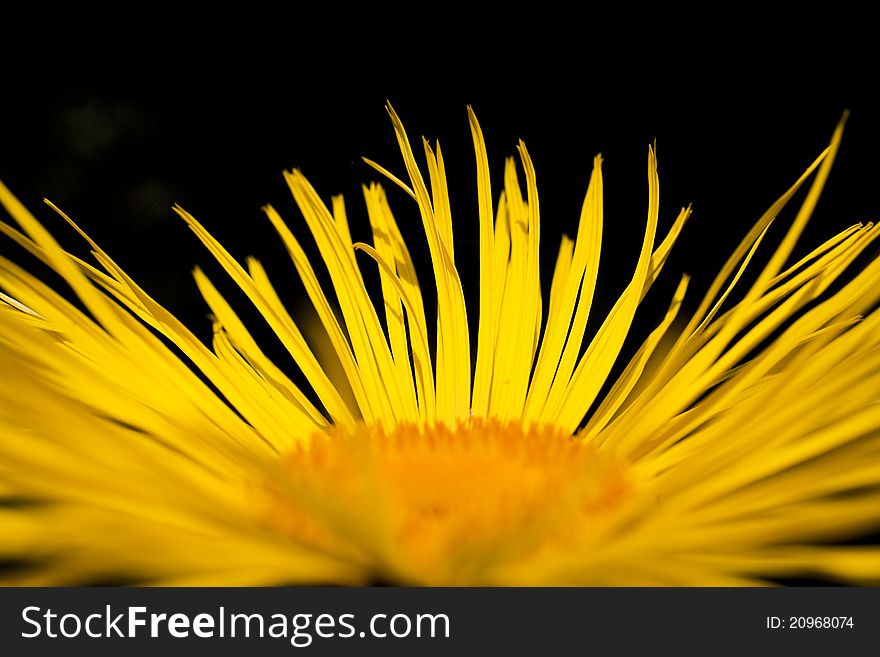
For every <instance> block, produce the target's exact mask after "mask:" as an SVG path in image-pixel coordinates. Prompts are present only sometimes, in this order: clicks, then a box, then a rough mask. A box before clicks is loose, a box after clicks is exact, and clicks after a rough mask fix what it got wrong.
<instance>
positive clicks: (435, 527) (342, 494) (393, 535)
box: [268, 420, 630, 584]
mask: <svg viewBox="0 0 880 657" xmlns="http://www.w3.org/2000/svg"><path fill="white" fill-rule="evenodd" d="M281 465H282V468H283V480H284V481H283V485H282V486H281V487H280V488H279V489H277V490H275V489H274V488H273V490H274V491H275V492H274V494H273V495H272V499H273V503H272V505H271V509H270V511H269V514H268V515H269V516H270V519H269V521H270V523H271V524H272V526H273V528H274V529H276V530H279V531H282V532H284V533H285V534H287V535H289V536H291V537H292V538H294V539H296V540H298V541H300V542H303V543H307V544H309V545H310V546H311V547H316V548H319V549H322V550H326V551H331V552H334V553H337V554H339V555H341V556H343V557H344V558H347V559H353V560H357V561H361V562H363V564H364V566H365V569H366V570H368V571H369V572H370V574H369V577H372V578H380V579H383V580H387V579H391V580H393V581H403V582H407V583H426V584H463V583H477V582H483V583H491V581H492V580H493V579H494V575H498V576H500V574H501V572H502V571H503V570H504V569H509V568H515V567H516V565H517V564H518V563H522V562H523V561H525V560H529V559H534V558H535V557H536V555H544V554H546V553H553V552H558V551H564V550H567V549H577V548H583V547H584V544H585V542H590V541H589V539H590V537H591V536H594V535H595V534H596V533H597V532H598V531H600V530H601V527H602V526H603V524H607V523H605V519H607V518H608V517H609V516H611V515H612V512H613V511H614V510H615V509H617V508H618V507H619V506H620V505H621V503H622V502H623V501H625V500H626V499H627V498H628V497H629V496H628V493H629V490H630V482H629V481H628V479H627V468H626V467H625V466H624V465H623V464H622V463H621V462H620V461H619V460H616V459H612V458H609V457H607V456H604V455H602V454H601V453H599V452H597V450H596V449H595V448H593V447H592V446H591V445H589V444H586V443H584V442H583V441H581V440H577V439H573V438H571V437H570V436H566V435H563V434H561V433H560V432H558V431H556V430H554V429H552V427H542V428H537V427H536V428H531V429H524V428H523V427H522V426H521V425H519V424H506V425H502V424H499V423H495V422H483V421H479V420H473V421H471V422H469V423H468V424H466V425H460V426H458V427H456V428H449V427H445V426H440V427H436V428H433V429H425V428H421V429H420V428H418V427H415V426H400V427H397V428H395V429H394V430H392V431H390V432H385V431H382V430H380V429H378V428H373V427H368V426H366V425H359V426H358V428H357V430H356V431H355V433H354V435H347V434H344V433H343V432H342V431H335V432H334V433H333V434H331V435H329V436H325V435H318V436H315V437H314V438H313V440H312V442H311V445H310V446H309V447H307V448H302V449H297V450H294V451H292V452H289V453H287V454H285V455H284V456H283V457H282V458H281ZM594 537H595V536H594Z"/></svg>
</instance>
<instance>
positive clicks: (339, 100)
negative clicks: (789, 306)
mask: <svg viewBox="0 0 880 657" xmlns="http://www.w3.org/2000/svg"><path fill="white" fill-rule="evenodd" d="M611 54H612V55H613V56H619V55H620V53H617V54H616V55H615V53H613V51H612V53H611ZM602 61H609V62H613V64H611V65H608V66H604V65H602V66H597V65H596V61H594V60H592V59H589V58H588V56H587V54H583V55H582V56H581V59H579V58H578V56H577V55H573V56H571V57H569V58H567V59H566V63H565V65H564V67H561V66H560V65H559V64H558V63H555V62H549V61H548V62H541V63H532V64H528V63H523V66H522V67H521V68H519V69H517V71H516V73H505V72H504V71H505V68H504V66H503V65H500V64H501V62H500V60H498V61H497V62H496V60H487V64H486V65H485V66H484V65H482V63H481V65H480V66H472V67H470V68H468V69H467V72H461V71H462V70H464V69H458V68H456V67H455V66H454V65H452V64H451V63H450V64H449V65H447V66H444V65H442V64H441V65H436V64H433V65H430V66H427V67H426V68H425V69H412V70H405V71H403V70H401V71H396V70H393V69H394V67H393V66H389V64H388V63H387V62H381V63H380V62H377V61H373V60H371V56H370V53H369V52H363V53H361V55H360V56H358V57H355V58H353V59H351V60H349V61H348V63H347V64H346V66H344V67H340V68H334V69H333V70H315V69H314V68H310V67H308V66H306V67H302V66H296V67H295V66H290V67H288V66H286V65H285V62H284V61H281V62H278V61H276V62H275V65H273V66H269V67H267V66H262V65H261V66H257V65H248V64H244V63H241V62H235V61H228V62H222V63H221V64H220V65H217V64H216V63H213V64H211V63H208V62H207V61H206V60H205V61H202V60H199V59H198V58H194V59H191V60H186V61H181V62H180V63H179V64H172V65H165V66H163V67H161V69H159V68H153V67H152V66H151V65H150V64H145V65H142V66H140V67H137V68H136V69H126V70H125V72H124V74H122V73H119V74H115V73H114V74H109V73H107V72H106V71H104V72H102V73H101V74H98V73H95V71H93V70H90V69H89V68H88V67H79V66H77V67H67V68H65V67H63V66H51V67H47V68H46V69H44V70H41V71H38V72H32V73H29V74H27V75H25V76H24V77H25V81H24V82H22V83H20V84H19V82H17V81H16V82H13V83H11V85H10V84H8V85H7V87H11V93H8V94H7V96H6V99H5V101H4V102H3V103H2V104H0V179H2V180H3V181H4V182H5V183H6V184H7V185H8V186H10V187H11V188H12V189H13V191H14V192H15V193H17V194H18V195H19V196H20V198H21V199H22V200H23V201H24V202H25V203H26V204H27V205H28V206H29V207H30V208H31V209H32V210H34V211H35V212H36V214H37V216H38V217H40V218H41V219H43V220H44V221H45V222H46V223H47V224H48V225H50V226H51V227H53V229H54V230H55V231H56V233H57V234H59V235H61V236H62V242H63V243H64V244H65V245H67V246H70V247H71V248H73V249H76V250H78V251H79V252H81V253H87V251H86V249H85V248H84V245H83V244H81V243H80V242H78V241H77V240H76V239H75V238H74V237H73V236H72V235H71V231H69V230H68V229H66V227H65V226H64V225H63V223H62V222H61V221H60V220H59V219H58V218H57V217H55V216H54V214H53V213H52V212H51V211H50V210H48V209H47V208H45V207H44V206H42V203H41V200H42V198H43V197H44V196H45V197H47V198H49V199H51V200H52V201H53V202H55V203H56V204H57V205H59V206H60V207H61V208H62V209H64V210H65V211H66V212H68V213H69V214H70V215H71V216H72V217H73V218H74V219H75V220H76V221H78V222H79V223H80V225H82V226H83V227H84V228H86V230H87V231H88V232H89V233H90V234H91V235H92V236H93V237H94V238H95V239H96V240H97V241H98V242H99V243H101V244H102V245H103V246H104V247H105V248H106V250H107V251H109V253H110V254H111V256H113V257H114V258H115V259H116V260H117V262H119V263H120V264H121V265H123V266H124V267H125V268H126V269H127V270H128V271H129V273H131V274H132V275H133V276H134V277H135V279H136V280H137V281H139V282H140V283H141V284H142V285H143V287H145V288H146V289H147V290H148V291H150V292H151V293H152V294H153V295H154V296H155V297H156V298H157V299H158V300H159V301H161V302H162V303H164V304H165V305H166V306H168V307H169V308H170V309H171V310H173V311H174V312H175V313H177V314H178V315H179V316H181V318H182V319H184V320H185V321H186V322H187V324H189V325H190V326H191V327H193V329H194V330H195V331H196V332H197V333H198V334H199V335H201V336H203V337H206V338H207V337H208V336H209V335H210V325H209V322H208V321H207V319H206V313H207V310H206V306H205V305H204V304H203V303H202V302H201V301H200V300H199V297H198V294H197V291H196V288H195V284H194V283H193V282H192V279H191V277H190V274H189V272H190V269H191V268H192V266H193V265H194V264H200V265H202V266H205V267H206V268H207V270H208V271H209V273H210V274H211V275H212V277H213V278H214V279H215V280H217V281H218V282H222V280H223V279H224V276H223V275H222V273H221V272H220V271H219V268H218V267H217V266H216V265H214V264H213V262H212V260H211V257H210V256H209V255H208V254H207V252H206V251H205V250H204V249H203V248H202V247H201V246H200V245H199V244H198V243H197V240H196V239H195V237H194V236H193V235H192V234H191V233H190V231H189V230H188V229H187V228H186V227H185V225H184V224H183V222H182V221H181V220H179V219H178V218H177V217H176V215H174V214H173V212H172V211H171V206H172V204H174V203H180V204H181V205H182V206H183V207H185V208H186V209H187V210H189V211H190V212H192V213H193V214H194V215H195V216H196V217H197V218H198V219H199V220H200V221H201V222H202V223H203V224H204V225H206V226H207V227H208V228H209V230H211V231H212V232H213V233H214V234H215V235H216V236H217V237H218V238H219V239H220V240H221V241H222V242H223V243H224V244H225V245H226V246H227V247H228V248H229V250H230V251H231V252H232V253H233V255H235V256H236V257H238V258H241V259H243V258H244V257H245V256H247V255H251V254H252V255H256V256H257V257H259V258H260V259H261V260H262V261H263V262H264V264H265V265H266V266H267V268H268V270H269V272H270V274H271V275H272V276H273V278H274V281H275V283H276V285H277V286H278V288H279V290H280V291H281V293H282V296H283V297H284V298H285V300H287V301H288V302H289V303H290V304H291V305H292V306H294V307H297V306H298V303H299V302H298V301H297V299H299V297H300V294H301V290H300V288H299V286H298V282H297V281H296V274H295V271H294V270H293V268H292V266H291V265H290V263H289V260H288V259H287V256H286V254H285V252H284V250H283V248H282V247H281V246H280V244H279V243H278V241H277V239H276V237H275V235H274V233H273V231H272V230H271V227H270V226H269V224H268V221H267V220H266V219H265V218H264V216H263V214H262V213H261V211H260V207H261V205H263V204H264V203H267V202H271V203H273V204H274V205H275V206H276V207H277V208H278V209H279V211H280V212H281V213H282V216H284V217H285V218H286V219H287V220H288V222H289V224H291V225H292V226H293V228H294V230H295V232H297V234H298V235H300V236H304V235H305V231H304V228H305V226H304V222H303V221H302V219H301V217H300V216H299V214H298V211H297V210H296V209H295V207H294V204H293V202H292V200H291V198H290V196H289V194H288V193H287V191H286V187H285V184H284V181H283V179H282V177H281V171H282V170H283V169H285V168H291V167H294V166H296V167H300V168H302V169H303V171H304V172H305V173H306V175H307V176H308V177H309V178H310V180H311V181H312V183H313V184H314V185H315V187H316V188H317V190H318V191H319V193H320V194H322V195H323V196H324V198H325V199H328V200H329V196H330V195H331V194H337V193H344V194H345V195H346V198H347V202H348V210H349V217H350V221H351V223H352V224H353V230H354V232H355V236H356V237H362V238H366V237H367V236H368V232H367V222H366V216H365V211H364V210H363V204H362V201H361V197H360V184H361V183H363V182H368V181H370V180H374V179H378V175H377V174H376V173H375V172H373V171H372V170H371V169H370V168H368V167H367V166H366V165H364V164H363V163H362V162H361V160H360V157H361V156H367V157H370V158H372V159H374V160H377V161H379V162H380V163H382V164H384V165H385V166H386V167H388V168H389V169H390V170H391V171H393V172H396V173H398V174H400V175H403V174H404V168H403V165H402V162H401V160H400V156H399V153H398V151H397V148H396V144H395V141H394V136H393V132H392V130H391V126H390V122H389V121H388V119H387V117H386V115H385V112H384V109H383V104H384V101H385V99H386V98H387V99H390V100H391V102H392V103H393V104H394V105H395V107H396V109H397V111H398V112H399V114H400V115H401V117H402V118H403V120H404V122H405V124H406V126H407V128H408V130H409V133H410V137H411V139H413V140H416V139H417V138H418V137H419V136H420V135H422V134H424V135H426V136H428V137H429V138H431V139H435V138H439V139H440V140H441V143H442V146H443V149H444V154H445V156H446V161H447V169H448V172H449V175H450V187H451V190H452V209H453V218H454V225H455V230H456V255H457V264H458V267H459V269H460V271H461V272H462V276H463V279H464V281H465V287H466V290H467V294H468V302H469V309H470V310H471V311H472V320H473V318H474V316H475V313H474V311H476V308H477V306H476V301H477V287H476V286H477V277H476V273H477V263H476V256H477V253H478V251H477V246H478V245H477V235H478V232H477V219H476V187H475V182H474V162H473V150H472V146H471V142H470V136H469V131H468V125H467V118H466V112H465V106H466V105H467V104H472V105H473V106H474V108H475V110H476V112H477V114H478V116H479V118H480V121H481V123H482V125H483V129H484V132H485V134H486V138H487V142H488V147H489V155H490V161H491V166H492V173H493V176H494V181H495V185H494V187H493V193H494V195H495V197H496V200H497V193H498V191H499V189H500V179H501V171H502V166H503V158H504V157H505V156H506V155H509V154H511V153H513V152H514V148H515V145H516V140H517V139H519V138H523V139H524V140H525V141H526V143H527V145H528V147H529V150H530V153H531V155H532V157H533V159H534V161H535V164H536V167H537V172H538V182H539V191H540V199H541V213H542V223H543V227H542V258H543V261H542V262H543V265H544V277H545V281H549V276H550V274H551V273H552V266H553V260H554V258H555V254H556V250H557V248H558V245H559V238H560V235H561V233H562V232H563V231H567V232H569V234H573V231H574V228H575V226H576V222H577V218H578V214H579V211H580V205H581V202H582V200H583V195H584V192H585V190H586V185H587V180H588V178H589V174H590V168H591V164H592V157H593V155H594V154H596V153H598V152H601V153H602V154H603V155H604V158H605V168H604V172H605V188H606V198H605V208H606V221H605V238H604V246H603V260H602V264H601V267H600V286H599V292H598V295H599V296H598V299H597V309H596V312H594V313H593V319H592V320H591V323H592V326H593V327H595V326H596V325H597V318H601V317H602V315H603V313H604V311H606V310H607V309H608V308H610V306H611V304H612V303H613V301H614V299H615V298H616V295H617V294H619V292H620V291H621V290H622V289H623V286H624V285H625V283H626V281H627V278H628V276H629V275H630V273H631V271H632V268H633V266H634V264H635V260H636V257H637V253H638V248H639V244H640V240H641V235H642V232H643V229H644V222H645V214H646V206H647V188H646V175H645V170H646V165H645V163H646V150H647V145H648V144H649V143H651V142H652V141H653V140H654V139H656V140H657V144H658V154H659V165H660V178H661V234H665V230H667V229H668V227H669V226H670V225H671V222H672V220H673V219H674V217H675V215H676V214H677V212H678V209H679V208H680V207H681V206H683V205H686V204H688V203H693V207H694V217H693V219H692V221H691V222H690V224H689V226H688V227H687V228H686V230H685V233H684V235H683V236H682V238H681V239H680V241H679V243H678V245H677V247H676V249H675V251H674V256H673V258H672V260H671V261H670V262H669V264H668V265H667V270H666V275H665V277H664V281H665V282H664V284H661V285H659V286H657V289H656V292H652V294H651V295H650V296H649V297H648V299H647V305H646V307H645V308H644V310H643V311H642V312H640V314H639V315H638V326H637V329H638V331H637V332H636V334H635V335H637V337H643V336H644V332H645V331H646V330H647V329H648V328H649V327H650V326H652V325H653V324H654V323H655V322H656V321H657V319H658V315H659V314H660V313H661V312H662V311H663V309H664V308H665V305H666V304H667V302H668V298H669V295H670V294H671V291H672V289H673V288H674V285H675V283H676V282H677V280H678V276H679V274H680V273H681V272H688V273H690V274H693V275H694V281H693V284H692V292H691V293H690V294H689V299H690V306H691V307H693V305H694V304H695V303H696V301H697V300H698V295H699V292H700V291H701V290H703V289H704V288H705V287H706V286H707V285H708V283H709V282H710V281H711V275H712V274H713V273H714V272H715V271H716V270H717V268H718V267H719V266H720V265H721V263H722V262H723V260H724V258H725V257H726V256H727V255H728V254H729V252H730V251H731V250H732V249H733V248H734V247H735V245H736V243H737V242H738V240H739V239H740V238H741V237H742V235H743V234H744V233H745V232H746V230H747V229H748V227H749V226H750V225H751V223H752V222H754V221H755V220H756V219H757V218H758V217H759V216H760V214H761V213H762V212H763V211H764V210H765V209H766V208H767V207H768V206H769V205H770V204H771V203H772V202H773V201H774V200H775V199H776V198H777V197H778V196H779V195H780V194H781V193H782V192H783V191H784V190H785V189H786V187H787V186H788V185H789V184H790V183H791V182H793V181H794V180H795V179H796V178H797V176H798V175H799V174H800V173H801V172H802V171H803V169H804V168H805V167H806V166H807V165H808V164H809V163H810V162H811V161H812V159H813V158H814V157H815V156H816V155H817V154H818V153H819V152H820V151H821V150H822V148H824V146H825V145H826V143H827V141H828V139H829V137H830V135H831V132H832V130H833V128H834V126H835V124H836V122H837V121H838V119H839V118H840V116H841V114H842V113H843V111H844V110H845V109H849V110H851V113H852V114H851V118H850V121H849V123H848V125H847V132H846V135H845V138H844V143H843V147H842V149H841V152H840V155H839V159H838V163H837V165H836V166H835V170H834V172H833V173H832V177H831V180H830V183H829V185H828V188H827V191H826V193H825V196H824V197H823V200H822V202H821V205H820V207H819V209H818V212H817V214H816V216H815V219H814V221H813V222H812V224H811V226H810V228H809V230H808V231H807V234H806V235H805V238H804V240H803V247H804V248H806V247H807V246H810V247H812V246H815V245H816V244H818V241H819V240H821V239H825V238H827V237H829V236H831V235H832V234H833V233H835V232H837V231H839V230H840V229H842V228H844V227H846V226H848V225H851V224H852V223H855V222H856V221H859V220H863V221H864V220H871V219H876V218H878V216H880V197H878V195H877V194H876V187H877V186H876V181H877V180H878V176H880V162H878V158H877V153H878V152H880V128H878V124H877V121H876V112H877V109H878V103H877V102H876V101H875V99H874V98H873V96H872V89H871V87H870V85H869V84H868V83H866V82H858V83H855V84H853V83H851V82H850V80H849V78H847V79H844V77H843V76H842V75H841V73H840V70H839V69H832V68H831V67H830V66H829V67H826V68H823V67H821V66H819V67H812V68H807V67H803V68H801V69H800V70H799V72H798V73H797V74H794V73H793V72H792V71H793V70H794V68H793V67H792V65H791V64H789V63H787V62H785V61H782V60H779V61H773V62H770V63H767V62H765V63H762V64H760V65H758V66H755V65H751V66H748V67H745V66H743V65H742V64H740V63H733V64H719V63H717V62H701V61H700V53H699V52H698V51H694V52H692V53H688V54H687V55H686V56H685V57H684V58H683V59H681V60H680V61H677V62H664V63H663V65H662V66H656V67H654V66H651V62H647V65H646V63H645V62H644V61H639V63H638V64H637V65H635V64H634V65H632V66H631V67H627V66H626V65H623V64H621V62H623V61H626V60H625V59H624V58H618V59H608V60H602ZM489 62H490V63H491V65H490V63H489ZM495 64H498V65H497V66H495ZM496 68H497V71H496ZM304 69H305V71H311V72H303V70H304ZM498 71H500V72H498ZM416 143H417V144H418V142H416ZM391 202H392V207H393V208H394V209H395V211H396V215H397V217H398V221H399V222H400V223H401V225H403V226H404V233H405V235H407V236H408V238H409V239H410V242H411V244H413V245H415V246H414V249H415V251H416V252H417V253H421V254H424V250H423V241H424V238H423V237H422V236H421V234H420V228H419V219H418V215H417V212H416V209H415V206H414V204H413V203H412V202H411V201H410V200H409V199H408V198H406V197H405V196H404V195H403V194H402V193H399V192H398V191H397V190H396V189H395V190H393V191H392V192H391ZM788 218H789V219H790V218H791V213H790V214H789V215H788ZM779 234H780V233H779V231H778V230H777V233H776V235H777V237H778V236H779ZM771 238H772V235H771ZM303 241H304V242H306V243H307V245H308V244H310V240H308V239H304V240H303ZM768 243H771V242H765V244H768ZM2 249H3V252H4V253H7V252H11V250H12V249H11V246H10V245H9V244H8V243H7V242H3V243H2ZM16 257H17V256H16ZM426 274H427V271H426ZM422 281H423V284H424V282H425V281H426V278H423V279H422ZM221 288H222V289H224V291H229V292H231V291H232V290H231V288H229V287H228V286H227V287H222V285H221ZM233 301H234V302H235V303H236V304H237V306H236V307H238V308H239V309H241V310H242V313H243V314H244V316H245V318H246V319H250V320H255V319H256V318H255V316H254V315H253V314H252V313H251V311H250V310H248V309H247V305H246V303H244V304H239V302H240V301H241V299H239V298H238V297H235V296H234V295H233ZM258 333H259V331H258ZM474 335H475V332H474ZM266 339H267V340H269V336H266ZM632 347H633V345H629V346H628V349H632ZM274 349H277V345H276V346H275V347H270V348H269V351H270V353H277V351H273V350H274Z"/></svg>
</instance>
